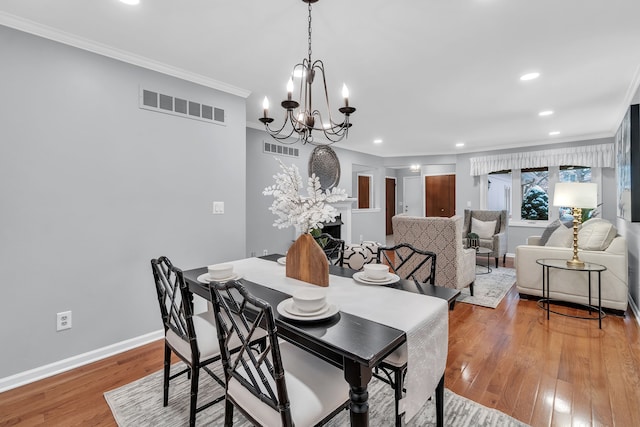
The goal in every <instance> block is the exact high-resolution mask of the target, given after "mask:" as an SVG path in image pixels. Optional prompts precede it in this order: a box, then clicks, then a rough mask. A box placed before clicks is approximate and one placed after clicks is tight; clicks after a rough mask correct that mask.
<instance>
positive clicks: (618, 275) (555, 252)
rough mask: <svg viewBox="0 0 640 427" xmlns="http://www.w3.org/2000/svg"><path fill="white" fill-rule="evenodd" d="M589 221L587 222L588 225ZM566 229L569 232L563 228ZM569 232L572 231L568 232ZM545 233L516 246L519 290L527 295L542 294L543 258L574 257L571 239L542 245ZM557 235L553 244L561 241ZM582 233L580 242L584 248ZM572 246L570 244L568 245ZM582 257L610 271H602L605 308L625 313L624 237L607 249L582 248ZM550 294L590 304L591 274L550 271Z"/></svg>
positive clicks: (594, 301)
mask: <svg viewBox="0 0 640 427" xmlns="http://www.w3.org/2000/svg"><path fill="white" fill-rule="evenodd" d="M587 223H588V222H587ZM587 223H585V224H587ZM563 232H566V231H563ZM568 232H569V233H570V232H571V230H569V231H568ZM540 241H541V236H531V237H529V239H528V240H527V244H526V245H520V246H518V247H516V258H515V266H516V277H517V287H518V292H520V294H521V295H522V296H523V297H527V296H536V297H542V266H541V265H539V264H537V263H536V260H538V259H541V258H555V259H566V260H569V259H571V258H572V257H573V249H572V247H571V243H572V241H571V239H568V244H566V243H564V242H563V244H562V246H563V247H561V246H540ZM557 241H558V239H554V238H553V237H552V238H551V239H550V240H549V243H553V244H557ZM580 241H581V238H580V236H579V237H578V244H579V247H580ZM567 246H568V247H567ZM578 257H579V258H580V259H581V260H582V261H585V262H593V263H597V264H601V265H604V266H605V267H607V270H606V271H604V272H603V273H602V287H601V289H602V295H601V296H602V307H604V308H608V309H610V310H613V311H614V312H617V314H623V313H624V311H625V310H626V309H627V303H628V294H629V288H628V270H627V262H628V252H627V242H626V240H625V239H624V237H621V236H615V237H614V238H613V240H611V243H609V244H608V246H607V247H606V248H604V249H603V250H584V249H581V250H580V249H579V251H578ZM549 282H550V284H551V287H550V297H551V298H553V299H557V300H561V301H567V302H573V303H579V304H588V299H589V297H588V295H589V289H588V277H587V273H584V272H575V271H566V270H558V269H553V268H552V269H550V271H549ZM591 287H592V291H591V295H592V304H593V305H597V301H598V300H597V296H598V280H597V275H596V274H595V273H592V280H591Z"/></svg>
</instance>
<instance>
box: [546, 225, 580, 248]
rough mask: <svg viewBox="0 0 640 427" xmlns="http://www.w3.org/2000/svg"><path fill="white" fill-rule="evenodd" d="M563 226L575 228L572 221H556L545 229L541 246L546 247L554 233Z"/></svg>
mask: <svg viewBox="0 0 640 427" xmlns="http://www.w3.org/2000/svg"><path fill="white" fill-rule="evenodd" d="M561 225H564V226H565V227H567V228H571V227H573V223H572V222H571V221H567V222H560V220H559V219H556V220H555V221H553V222H552V223H551V224H549V225H548V226H547V228H545V229H544V231H543V232H542V237H540V246H546V245H547V241H549V237H551V235H552V234H553V232H554V231H556V229H557V228H558V227H560V226H561Z"/></svg>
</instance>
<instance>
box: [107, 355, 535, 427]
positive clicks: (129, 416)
mask: <svg viewBox="0 0 640 427" xmlns="http://www.w3.org/2000/svg"><path fill="white" fill-rule="evenodd" d="M177 366H179V364H178V365H175V366H174V367H173V368H172V372H177V371H174V370H173V369H179V368H178V367H177ZM345 386H346V385H345ZM222 393H223V390H222V388H221V387H220V386H219V385H218V384H217V383H215V382H214V381H213V380H211V378H210V377H209V376H208V375H207V374H206V373H204V372H203V373H202V375H201V376H200V390H199V392H198V401H199V402H208V401H209V400H211V399H212V397H215V396H219V395H221V394H222ZM104 397H105V399H106V401H107V403H108V404H109V407H111V412H112V413H113V417H114V418H115V420H116V422H117V423H118V426H120V427H134V426H135V427H138V426H153V427H161V426H176V427H178V426H185V425H188V419H189V380H188V379H187V377H186V375H183V376H181V377H179V378H176V379H174V380H173V381H171V387H170V390H169V406H167V407H166V408H165V407H163V406H162V371H159V372H156V373H153V374H151V375H148V376H146V377H144V378H142V379H140V380H138V381H135V382H132V383H130V384H127V385H125V386H122V387H120V388H117V389H115V390H111V391H108V392H106V393H105V394H104ZM444 399H445V407H444V412H445V414H444V416H445V425H447V426H456V427H458V426H460V427H463V426H464V427H466V426H469V427H471V426H496V427H497V426H501V427H503V426H509V427H510V426H513V427H520V426H525V427H526V424H523V423H521V422H520V421H518V420H516V419H514V418H512V417H509V416H508V415H506V414H504V413H503V412H500V411H498V410H495V409H491V408H487V407H485V406H482V405H480V404H478V403H475V402H473V401H471V400H469V399H466V398H464V397H462V396H459V395H457V394H455V393H453V392H451V391H449V390H447V389H445V395H444ZM433 400H434V399H431V400H429V401H428V402H427V404H426V405H425V406H424V408H422V410H421V411H420V412H419V413H418V414H417V415H416V416H415V417H414V418H413V419H412V420H411V422H409V423H407V424H406V425H408V426H416V427H418V426H420V427H424V426H435V425H436V418H435V404H434V403H432V401H433ZM223 421H224V403H223V402H220V403H218V404H215V405H213V406H211V407H209V408H207V409H205V410H204V411H202V412H199V413H198V415H197V417H196V424H197V425H215V426H219V425H223ZM369 421H370V424H371V425H372V426H392V425H393V424H394V400H393V394H392V393H391V388H390V387H389V386H388V385H387V384H385V383H383V382H381V381H379V380H377V379H375V378H374V379H372V381H371V383H370V384H369ZM233 425H234V426H237V427H249V426H251V424H250V423H249V422H248V421H247V420H246V419H245V418H244V417H243V416H242V414H240V413H239V412H238V411H234V421H233ZM327 425H328V426H331V427H347V426H348V425H349V413H348V412H347V411H343V412H341V413H340V414H338V415H337V416H336V417H335V418H333V419H332V420H331V421H330V422H329V423H328V424H327Z"/></svg>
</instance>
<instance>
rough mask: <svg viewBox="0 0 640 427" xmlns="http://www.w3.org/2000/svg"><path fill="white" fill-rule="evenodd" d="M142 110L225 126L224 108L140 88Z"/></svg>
mask: <svg viewBox="0 0 640 427" xmlns="http://www.w3.org/2000/svg"><path fill="white" fill-rule="evenodd" d="M140 108H143V109H145V110H151V111H157V112H159V113H165V114H172V115H174V116H180V117H186V118H188V119H195V120H200V121H203V122H208V123H215V124H218V125H225V122H224V110H223V109H222V108H217V107H213V106H211V105H207V104H202V103H200V102H196V101H190V100H188V99H183V98H178V97H174V96H172V95H167V94H164V93H160V92H157V91H152V90H147V89H142V88H140Z"/></svg>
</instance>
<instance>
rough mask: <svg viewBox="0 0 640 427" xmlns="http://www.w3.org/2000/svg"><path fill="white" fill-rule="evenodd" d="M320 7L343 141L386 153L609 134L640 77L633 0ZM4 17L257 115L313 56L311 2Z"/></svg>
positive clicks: (37, 0) (637, 9) (250, 0)
mask: <svg viewBox="0 0 640 427" xmlns="http://www.w3.org/2000/svg"><path fill="white" fill-rule="evenodd" d="M312 16H313V58H314V59H322V60H323V61H324V63H325V67H326V71H327V84H328V86H329V90H330V94H329V96H330V97H331V98H332V101H333V102H332V104H333V109H334V110H335V109H337V108H338V107H339V105H338V103H340V102H341V98H340V90H341V87H342V83H343V82H345V83H346V84H347V85H348V86H349V90H350V93H351V96H350V103H351V105H352V106H354V107H356V108H357V111H356V112H355V114H354V115H353V116H352V123H353V127H352V128H351V130H350V132H349V138H348V139H347V140H343V141H341V142H340V143H338V145H339V146H341V147H344V148H348V149H352V150H356V151H361V152H367V153H371V154H376V155H380V156H406V155H429V154H451V153H459V152H474V151H481V150H486V149H496V148H510V147H520V146H530V145H539V144H548V143H554V142H564V141H573V140H583V139H591V138H599V137H607V136H612V135H613V134H614V133H615V130H616V128H617V126H618V125H619V123H620V121H621V119H622V117H623V115H624V112H625V110H626V108H627V106H628V105H629V103H630V102H631V100H632V97H633V95H634V93H635V91H636V89H637V86H638V82H639V78H640V75H639V66H640V1H638V0H439V1H436V0H396V1H390V0H369V1H364V0H348V1H347V0H321V1H319V2H318V3H315V5H314V6H313V15H312ZM0 24H4V25H7V26H11V27H14V28H18V29H23V30H25V31H29V32H32V33H35V34H39V35H43V36H46V37H50V38H53V39H56V40H60V41H63V42H66V43H69V44H72V45H76V46H80V47H84V48H86V49H89V50H93V51H96V52H99V53H103V54H107V55H109V56H113V57H117V58H120V59H124V60H127V61H129V62H132V63H137V64H141V65H145V66H149V67H151V68H155V69H158V70H161V71H164V72H167V73H170V74H173V75H177V76H179V77H182V78H187V79H190V80H193V81H196V82H198V83H202V84H205V85H208V86H212V87H215V88H219V89H223V90H227V91H230V92H232V93H236V94H239V95H242V96H247V95H248V98H247V124H248V126H251V127H259V125H260V124H259V122H258V121H257V118H258V117H260V116H261V114H262V107H261V105H262V98H263V97H264V96H265V95H267V96H268V97H269V99H270V100H271V103H272V105H278V104H279V101H280V100H282V99H283V98H284V96H285V84H286V81H287V79H288V76H289V74H290V73H291V70H292V68H293V65H295V64H296V63H298V62H300V61H301V60H302V59H303V58H304V57H306V55H307V5H306V3H303V2H302V1H301V0H268V1H266V0H244V1H241V0H233V1H232V0H227V1H221V0H218V1H216V0H189V1H177V0H141V3H140V5H138V6H127V5H124V4H122V3H120V2H119V1H118V0H91V1H87V0H56V1H52V0H3V1H2V2H0ZM531 71H538V72H540V73H541V77H540V78H539V79H537V80H534V81H529V82H522V81H520V80H519V76H520V75H522V74H524V73H527V72H531ZM547 109H550V110H554V111H555V114H554V115H552V116H549V117H539V116H538V112H539V111H542V110H547ZM278 110H279V108H278V109H276V108H272V110H271V111H272V116H274V117H275V118H276V120H277V121H279V120H281V119H280V117H281V116H280V113H281V112H280V111H278ZM554 130H557V131H560V135H558V136H554V137H550V136H549V135H548V133H549V132H550V131H554ZM376 138H381V139H383V140H384V142H383V143H382V144H379V145H374V144H373V140H374V139H376ZM457 142H464V143H465V146H464V147H463V148H456V147H455V144H456V143H457Z"/></svg>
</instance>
